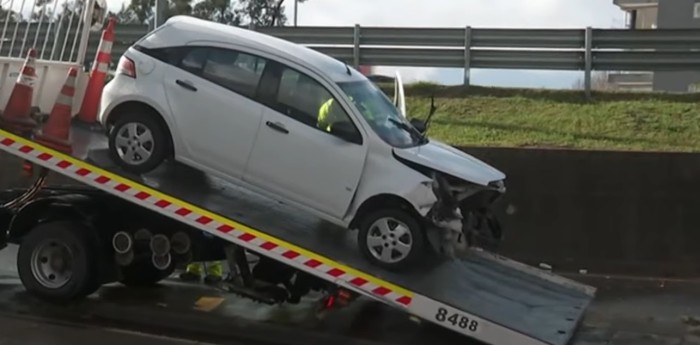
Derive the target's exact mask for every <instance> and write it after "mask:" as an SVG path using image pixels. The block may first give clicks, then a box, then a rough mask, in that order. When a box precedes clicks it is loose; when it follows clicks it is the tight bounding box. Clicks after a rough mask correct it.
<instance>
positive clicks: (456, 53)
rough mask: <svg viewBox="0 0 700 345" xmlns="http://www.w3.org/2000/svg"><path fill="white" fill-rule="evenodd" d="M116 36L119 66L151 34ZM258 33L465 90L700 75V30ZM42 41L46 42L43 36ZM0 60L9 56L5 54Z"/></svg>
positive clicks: (121, 28)
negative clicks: (633, 74)
mask: <svg viewBox="0 0 700 345" xmlns="http://www.w3.org/2000/svg"><path fill="white" fill-rule="evenodd" d="M0 24H2V23H0ZM115 29H116V32H115V34H116V35H115V36H116V41H115V42H114V46H113V50H112V57H113V60H114V61H115V62H116V60H117V59H118V58H119V56H120V55H121V54H122V53H123V52H124V51H125V50H126V49H127V47H128V46H129V45H131V44H132V43H133V42H134V41H136V40H138V39H139V38H140V37H142V36H143V35H144V34H146V33H147V32H148V30H149V28H148V26H146V25H132V24H118V25H117V26H116V28H115ZM251 29H252V30H255V31H258V32H262V33H265V34H269V35H272V36H276V37H279V38H282V39H286V40H289V41H292V42H295V43H299V44H303V45H306V46H309V47H311V48H313V49H316V50H319V51H321V52H323V53H326V54H328V55H331V56H333V57H335V58H337V59H339V60H342V61H344V62H347V63H349V64H353V65H355V66H358V65H361V64H362V65H375V66H412V67H458V68H464V71H465V73H464V83H465V85H468V84H469V71H470V69H471V68H493V69H540V70H567V71H583V72H584V73H585V88H586V93H587V94H589V93H590V88H591V72H592V71H594V70H600V71H660V70H673V71H687V70H700V29H698V30H695V29H656V30H626V29H593V28H590V27H588V28H585V29H497V28H496V29H482V28H471V27H465V28H405V27H401V28H395V27H360V26H359V25H356V26H354V27H272V28H270V27H264V28H251ZM31 30H32V28H30V33H31V34H30V37H31V36H32V34H33V32H32V31H31ZM22 34H23V33H20V34H19V35H18V37H21V36H22ZM69 35H70V33H69ZM39 36H40V37H43V36H44V35H42V34H41V33H40V35H39ZM48 39H53V38H51V37H49V38H48ZM99 39H100V33H98V32H94V33H91V35H90V38H89V43H88V51H87V55H86V56H87V59H88V60H91V59H92V58H93V57H94V56H95V52H96V50H97V46H98V44H99ZM5 49H6V47H3V50H5ZM0 53H1V54H5V51H0ZM8 53H9V52H8ZM13 54H15V55H16V53H15V52H13ZM3 56H7V55H3Z"/></svg>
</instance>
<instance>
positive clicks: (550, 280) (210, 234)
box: [0, 126, 595, 345]
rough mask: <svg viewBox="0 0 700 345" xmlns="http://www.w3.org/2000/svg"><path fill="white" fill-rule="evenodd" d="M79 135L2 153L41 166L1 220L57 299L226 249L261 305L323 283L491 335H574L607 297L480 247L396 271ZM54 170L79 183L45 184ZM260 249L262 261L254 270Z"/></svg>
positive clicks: (41, 292)
mask: <svg viewBox="0 0 700 345" xmlns="http://www.w3.org/2000/svg"><path fill="white" fill-rule="evenodd" d="M71 131H72V140H73V145H74V146H73V152H72V153H71V154H70V155H67V154H63V153H61V152H58V151H56V150H53V149H51V148H49V147H47V146H44V145H42V144H39V143H37V142H35V141H33V140H30V139H27V138H25V137H21V136H19V135H16V134H14V133H11V132H8V131H6V130H2V129H0V149H1V150H3V151H6V152H7V153H9V154H11V155H13V156H15V157H17V158H19V159H21V160H24V161H25V162H27V164H30V165H32V166H37V167H39V168H40V174H39V178H38V179H37V181H36V182H35V184H34V185H32V186H31V187H29V188H24V189H20V190H16V191H15V192H14V193H13V192H12V191H10V192H8V193H6V194H8V195H6V200H0V204H1V205H2V207H0V214H1V215H0V226H3V227H4V229H3V230H6V231H3V232H2V235H3V236H5V237H6V239H4V241H3V242H5V241H6V242H10V243H17V244H19V254H18V263H17V265H18V271H19V273H20V277H21V279H22V283H23V285H24V286H25V288H27V289H28V290H29V291H30V292H32V293H34V294H35V295H38V296H40V297H42V298H45V299H48V300H53V301H65V300H72V299H75V298H81V297H84V296H86V295H89V294H91V293H93V292H95V291H96V290H97V289H98V288H99V287H100V286H101V285H103V284H107V283H111V282H115V281H120V282H122V283H123V284H125V285H149V284H155V283H157V282H158V281H159V280H161V279H164V278H165V277H167V276H168V275H170V274H171V273H172V272H173V270H174V268H175V267H176V266H177V265H180V264H182V263H186V262H189V261H191V260H194V261H208V260H223V259H227V260H228V261H229V262H230V263H233V264H234V265H235V268H236V270H235V271H236V272H237V273H238V275H237V278H239V279H238V280H236V281H237V283H236V284H230V288H231V289H233V292H235V293H237V294H239V295H242V296H245V297H248V298H252V299H255V300H258V301H261V302H266V303H284V302H285V301H286V302H292V303H294V302H295V301H297V300H298V298H299V297H300V296H302V295H304V294H305V293H307V292H308V291H309V290H311V289H315V290H321V291H324V292H326V293H327V298H326V299H325V300H324V301H325V302H328V303H330V302H331V301H333V300H334V299H337V298H343V299H344V300H345V299H347V300H348V301H351V300H352V297H353V296H360V295H362V296H365V297H368V298H372V299H375V300H377V301H380V302H382V303H385V304H387V305H389V306H391V307H394V308H397V309H399V310H402V311H404V312H405V313H408V314H411V315H413V316H416V317H419V318H421V319H423V320H425V321H428V322H432V323H434V324H437V325H439V326H442V327H445V328H447V329H449V330H452V331H454V332H458V333H460V334H463V335H464V336H467V337H470V338H473V339H476V340H479V341H482V342H484V343H487V344H523V345H525V344H533V345H534V344H552V345H563V344H567V343H568V342H569V341H570V340H571V338H572V337H573V335H574V332H575V331H576V329H577V326H578V324H579V323H580V321H581V319H582V317H583V314H584V312H585V310H586V308H587V307H588V305H589V304H590V302H591V301H592V299H593V298H594V295H595V288H593V287H591V286H587V285H583V284H580V283H578V282H575V281H572V280H569V279H566V278H563V277H561V276H558V275H555V274H552V273H550V272H547V271H544V270H541V269H538V268H534V267H531V266H527V265H525V264H522V263H519V262H516V261H513V260H510V259H508V258H505V257H501V256H499V255H496V254H492V253H490V252H488V251H485V250H480V249H479V248H474V249H473V250H470V252H469V253H468V254H467V255H465V256H464V257H460V258H458V259H443V258H437V257H436V258H435V259H434V260H429V261H428V262H426V263H424V264H423V267H419V268H417V269H416V270H414V271H413V272H404V273H393V272H388V271H384V270H382V269H381V268H378V267H375V266H373V265H371V264H369V263H368V262H366V261H365V260H364V259H363V258H361V257H360V256H358V255H356V249H355V243H353V240H352V239H351V238H350V237H349V236H345V235H346V234H347V232H345V231H336V230H337V229H333V226H330V225H327V224H325V223H324V222H322V221H321V220H319V219H316V218H314V217H312V216H309V215H306V214H303V213H300V212H299V211H298V210H297V209H295V208H292V207H290V206H288V205H284V204H281V203H278V202H276V201H274V200H270V199H267V198H263V197H261V196H258V195H257V194H252V193H250V192H247V191H245V190H242V189H240V188H238V187H236V186H234V185H230V184H227V183H225V182H222V181H220V180H217V179H216V178H214V177H210V176H206V175H204V174H202V173H198V172H195V171H192V170H190V169H188V168H184V167H182V166H179V165H176V164H174V163H173V164H170V165H165V166H163V167H161V168H160V169H159V170H157V171H155V172H153V173H151V174H148V175H145V176H133V175H130V174H128V173H125V172H123V171H121V170H120V169H119V168H117V167H116V166H115V165H114V164H112V162H111V160H110V159H109V158H108V154H107V139H106V137H105V136H104V135H103V134H102V133H98V132H95V131H90V130H87V129H84V128H82V127H78V126H73V127H72V128H71ZM50 172H55V173H58V174H61V175H63V176H65V177H68V178H70V179H73V180H75V181H76V182H78V183H79V184H78V185H79V187H68V188H51V187H46V186H45V185H44V184H45V178H46V175H47V174H49V173H50ZM46 244H49V246H48V247H46V246H45V245H46ZM62 246H65V247H66V248H68V251H67V252H69V253H71V254H72V256H65V255H63V256H61V255H60V254H61V253H62V252H61V250H59V249H57V248H63V247H62ZM46 248H48V249H46ZM251 255H252V256H258V257H259V258H260V260H259V261H258V263H257V264H256V265H254V266H253V267H252V268H251V267H250V266H249V265H248V263H249V260H248V258H249V257H250V256H251ZM57 258H58V259H57ZM69 259H70V260H69ZM67 261H70V262H67ZM68 264H70V265H68ZM69 266H70V269H67V267H69ZM66 272H67V273H66ZM348 296H350V298H347V297H348Z"/></svg>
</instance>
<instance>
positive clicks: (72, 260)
mask: <svg viewBox="0 0 700 345" xmlns="http://www.w3.org/2000/svg"><path fill="white" fill-rule="evenodd" d="M93 242H94V241H92V240H91V237H90V236H89V234H88V232H87V229H86V228H85V227H84V226H83V225H82V224H80V223H75V222H70V221H55V222H48V223H43V224H39V225H38V226H36V227H35V228H34V229H32V230H31V231H30V232H29V233H28V234H27V235H26V236H25V237H24V238H23V239H22V242H21V244H20V247H19V251H18V253H17V270H18V273H19V278H20V280H21V281H22V284H23V285H24V287H25V288H26V289H27V291H29V292H30V293H32V294H34V295H36V296H38V297H40V298H43V299H48V300H52V301H57V302H60V301H69V300H74V299H78V298H83V297H85V296H87V295H89V294H91V293H92V292H94V291H95V290H96V289H97V288H98V287H99V284H98V283H97V279H96V276H95V272H96V269H95V265H96V263H95V260H94V258H95V257H94V254H95V253H94V251H93V248H95V247H96V246H95V243H93Z"/></svg>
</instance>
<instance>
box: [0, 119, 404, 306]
mask: <svg viewBox="0 0 700 345" xmlns="http://www.w3.org/2000/svg"><path fill="white" fill-rule="evenodd" d="M0 148H2V149H3V150H5V151H8V152H10V153H12V154H14V155H17V156H19V157H22V158H24V159H27V160H29V161H32V162H35V163H37V164H39V165H41V166H44V167H46V168H49V169H51V170H54V171H58V172H60V173H62V174H64V175H66V176H68V177H71V178H73V179H76V180H78V181H81V182H83V183H86V184H88V185H91V186H94V187H97V188H100V189H102V190H105V191H107V192H109V193H112V194H115V195H118V196H121V197H123V198H125V199H127V200H130V201H132V202H135V203H137V204H140V205H142V206H144V207H147V208H149V209H152V210H155V211H157V212H159V213H162V214H164V215H167V216H170V217H172V218H175V219H178V220H181V221H183V222H185V223H187V224H189V225H192V226H194V227H196V228H199V229H201V230H204V231H207V232H209V233H212V234H214V235H217V236H218V237H221V238H224V239H227V240H231V241H233V242H235V243H236V244H239V245H241V246H244V247H246V248H249V249H251V250H254V251H258V252H263V253H266V254H267V255H268V256H270V257H273V258H275V259H277V260H279V261H281V262H285V263H287V264H290V265H292V266H294V267H297V268H300V269H303V270H305V271H308V272H310V273H312V274H315V275H317V276H321V277H323V276H325V278H327V279H331V280H333V281H335V282H336V283H338V284H342V285H343V286H346V287H350V288H353V289H355V290H360V291H362V292H365V293H367V294H369V295H372V296H374V297H376V298H380V299H384V300H387V301H388V302H390V303H392V304H397V305H399V306H403V307H408V306H409V305H410V304H411V302H412V300H413V297H412V295H411V294H410V293H409V292H407V291H400V290H402V289H400V288H397V287H395V286H393V285H392V284H389V283H387V282H384V281H382V280H380V279H377V278H375V277H371V276H369V275H364V274H361V273H358V272H354V271H353V270H352V269H350V268H348V267H345V266H344V265H341V264H338V263H336V262H333V261H332V260H330V259H328V258H324V257H321V256H315V255H312V254H311V253H308V252H307V253H304V252H305V251H304V250H301V249H296V248H295V246H293V245H291V244H289V243H285V242H283V241H281V240H277V239H274V238H272V237H271V236H267V235H265V234H264V233H263V232H262V231H255V230H253V229H249V228H247V227H245V226H243V225H240V224H237V223H236V222H234V221H231V220H228V219H225V218H223V217H219V216H216V215H213V214H209V213H208V212H206V211H205V210H201V209H198V208H197V207H195V206H192V205H189V204H187V203H186V202H184V201H180V200H177V199H175V198H168V197H163V196H160V195H159V194H160V193H159V192H157V191H154V190H151V189H150V188H148V187H146V186H143V185H141V184H139V183H136V182H133V181H131V180H128V179H125V178H121V177H119V176H116V175H112V174H111V173H107V172H105V171H103V170H102V169H100V168H98V167H94V166H92V165H90V164H88V163H85V162H83V161H80V160H78V159H74V158H72V157H68V156H65V155H62V154H60V153H54V152H53V150H50V149H48V148H46V147H44V146H42V145H39V144H37V143H34V142H31V141H28V140H25V139H21V138H18V137H16V136H14V135H12V134H9V133H7V132H4V131H1V130H0ZM217 218H218V219H220V220H217Z"/></svg>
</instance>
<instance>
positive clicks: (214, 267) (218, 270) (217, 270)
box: [204, 261, 224, 284]
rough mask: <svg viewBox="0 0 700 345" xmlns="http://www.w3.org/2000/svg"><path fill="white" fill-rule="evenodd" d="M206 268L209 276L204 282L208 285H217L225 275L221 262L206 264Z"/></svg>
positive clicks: (205, 277)
mask: <svg viewBox="0 0 700 345" xmlns="http://www.w3.org/2000/svg"><path fill="white" fill-rule="evenodd" d="M204 265H205V267H206V271H207V275H206V276H204V282H205V283H206V284H215V283H218V282H220V281H221V279H222V278H223V275H224V267H223V265H222V264H221V261H211V262H207V263H205V264H204Z"/></svg>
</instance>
